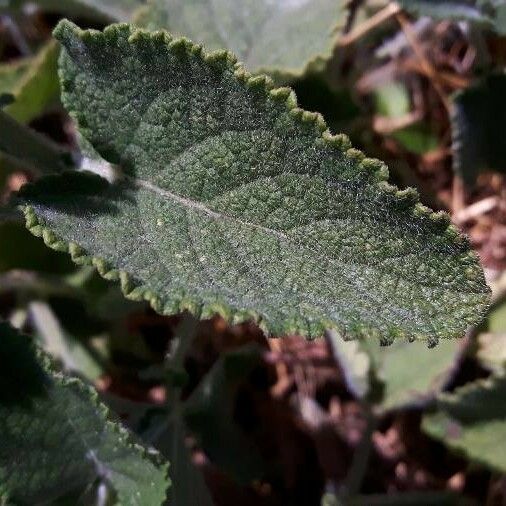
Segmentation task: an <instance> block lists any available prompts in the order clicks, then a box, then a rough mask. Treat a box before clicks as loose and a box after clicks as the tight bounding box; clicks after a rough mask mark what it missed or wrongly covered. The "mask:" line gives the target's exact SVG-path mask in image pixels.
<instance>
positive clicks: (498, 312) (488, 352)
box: [476, 300, 506, 375]
mask: <svg viewBox="0 0 506 506" xmlns="http://www.w3.org/2000/svg"><path fill="white" fill-rule="evenodd" d="M476 355H477V358H478V360H479V361H480V364H481V365H482V366H483V367H485V368H486V369H489V370H490V371H492V372H493V373H494V374H496V375H504V374H506V300H501V301H500V302H498V303H497V304H496V305H495V307H494V308H493V309H492V310H491V311H490V313H489V315H488V316H487V331H486V332H483V333H482V334H480V335H479V336H478V350H477V354H476Z"/></svg>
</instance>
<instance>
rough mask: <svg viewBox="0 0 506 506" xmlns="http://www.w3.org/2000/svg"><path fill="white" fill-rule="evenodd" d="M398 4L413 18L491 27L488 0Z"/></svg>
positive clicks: (416, 0)
mask: <svg viewBox="0 0 506 506" xmlns="http://www.w3.org/2000/svg"><path fill="white" fill-rule="evenodd" d="M398 3H399V5H401V7H402V8H403V9H405V10H406V11H408V12H409V13H410V14H413V15H415V16H429V17H431V18H434V19H438V20H439V19H443V20H444V19H455V20H463V21H472V22H476V23H479V24H483V25H489V26H492V18H493V15H494V12H495V10H494V9H493V7H492V5H491V4H490V1H489V0H398Z"/></svg>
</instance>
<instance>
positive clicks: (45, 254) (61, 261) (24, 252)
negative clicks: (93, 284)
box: [0, 221, 75, 274]
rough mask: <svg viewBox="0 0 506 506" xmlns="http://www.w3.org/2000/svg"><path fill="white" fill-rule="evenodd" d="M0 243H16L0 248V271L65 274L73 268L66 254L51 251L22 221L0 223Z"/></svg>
mask: <svg viewBox="0 0 506 506" xmlns="http://www.w3.org/2000/svg"><path fill="white" fill-rule="evenodd" d="M0 244H2V245H5V244H16V245H17V247H16V248H6V247H2V248H0V272H2V273H3V272H6V271H9V270H11V269H24V270H28V271H38V272H41V273H52V274H65V273H68V272H70V271H71V270H73V269H74V268H75V266H74V264H73V263H72V262H70V261H69V258H68V257H67V256H66V255H62V254H61V253H57V252H55V251H51V250H49V249H48V248H46V247H45V246H44V245H43V244H41V242H40V241H38V240H37V239H36V238H34V237H33V235H31V234H30V233H29V232H28V231H27V230H26V227H24V226H23V223H22V222H21V223H18V222H15V221H5V222H1V223H0Z"/></svg>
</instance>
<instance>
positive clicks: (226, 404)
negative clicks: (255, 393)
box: [183, 344, 262, 484]
mask: <svg viewBox="0 0 506 506" xmlns="http://www.w3.org/2000/svg"><path fill="white" fill-rule="evenodd" d="M259 362H260V350H259V348H258V346H256V345H255V344H250V345H246V346H243V347H241V348H238V349H236V350H232V351H229V352H226V353H223V354H222V355H221V356H220V358H219V359H218V360H217V361H216V363H215V364H214V365H213V367H212V368H211V370H210V371H209V372H208V373H207V374H206V376H205V377H204V378H203V379H202V381H201V382H200V383H199V385H198V387H197V388H196V389H195V390H194V391H193V392H192V394H191V396H190V397H189V398H188V399H187V400H186V401H185V402H184V405H183V412H184V419H185V422H186V425H187V427H188V428H189V429H191V431H192V433H193V434H195V435H197V436H198V440H199V443H200V444H201V446H202V448H203V449H204V451H205V452H206V455H208V456H209V458H210V459H211V460H212V461H213V462H214V463H215V464H216V465H218V466H219V467H220V468H221V469H224V470H225V471H227V472H228V473H230V474H231V475H232V476H234V477H236V478H237V479H238V480H239V481H241V482H242V483H245V484H247V483H249V482H251V480H253V479H254V478H257V477H258V476H259V475H261V473H262V465H261V464H262V461H261V459H260V455H258V452H257V451H256V449H255V448H254V447H253V446H252V445H250V444H248V440H247V438H246V436H245V434H243V433H242V432H241V431H240V430H239V429H238V427H237V424H236V423H235V421H234V413H233V409H232V408H233V401H234V397H235V394H236V393H237V388H238V386H239V384H240V383H241V381H244V380H245V379H246V377H247V376H248V374H249V373H251V371H252V370H253V369H254V367H255V366H256V365H258V364H259ZM223 441H227V444H226V445H224V444H223Z"/></svg>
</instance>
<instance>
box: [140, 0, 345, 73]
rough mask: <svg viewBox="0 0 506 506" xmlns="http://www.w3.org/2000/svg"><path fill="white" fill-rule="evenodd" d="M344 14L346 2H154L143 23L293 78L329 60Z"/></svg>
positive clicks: (271, 71)
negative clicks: (309, 67) (226, 51)
mask: <svg viewBox="0 0 506 506" xmlns="http://www.w3.org/2000/svg"><path fill="white" fill-rule="evenodd" d="M343 18H344V2H343V1H342V0H277V1H275V2H273V1H271V0H212V1H209V0H150V2H148V6H147V7H146V9H145V10H144V12H143V13H142V14H141V16H140V18H139V20H138V21H139V22H140V23H141V24H143V25H145V26H146V27H147V28H149V29H167V30H170V31H171V32H172V33H174V34H177V35H180V36H185V37H189V38H191V39H193V40H195V41H196V42H199V43H201V44H204V45H205V46H206V47H207V48H209V49H222V48H227V49H230V50H231V51H233V52H234V53H235V54H236V55H237V57H238V58H239V59H240V60H241V61H243V62H244V64H245V65H246V67H247V68H248V69H250V70H251V71H257V70H263V71H266V72H270V73H276V74H277V73H281V74H282V75H285V76H287V77H288V76H289V75H299V74H301V73H303V72H304V70H306V67H307V66H308V64H313V66H317V65H319V64H320V63H321V62H322V61H324V60H326V59H328V58H330V56H331V54H332V50H333V48H334V45H335V40H336V30H337V27H338V24H339V22H340V21H341V22H342V20H343Z"/></svg>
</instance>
